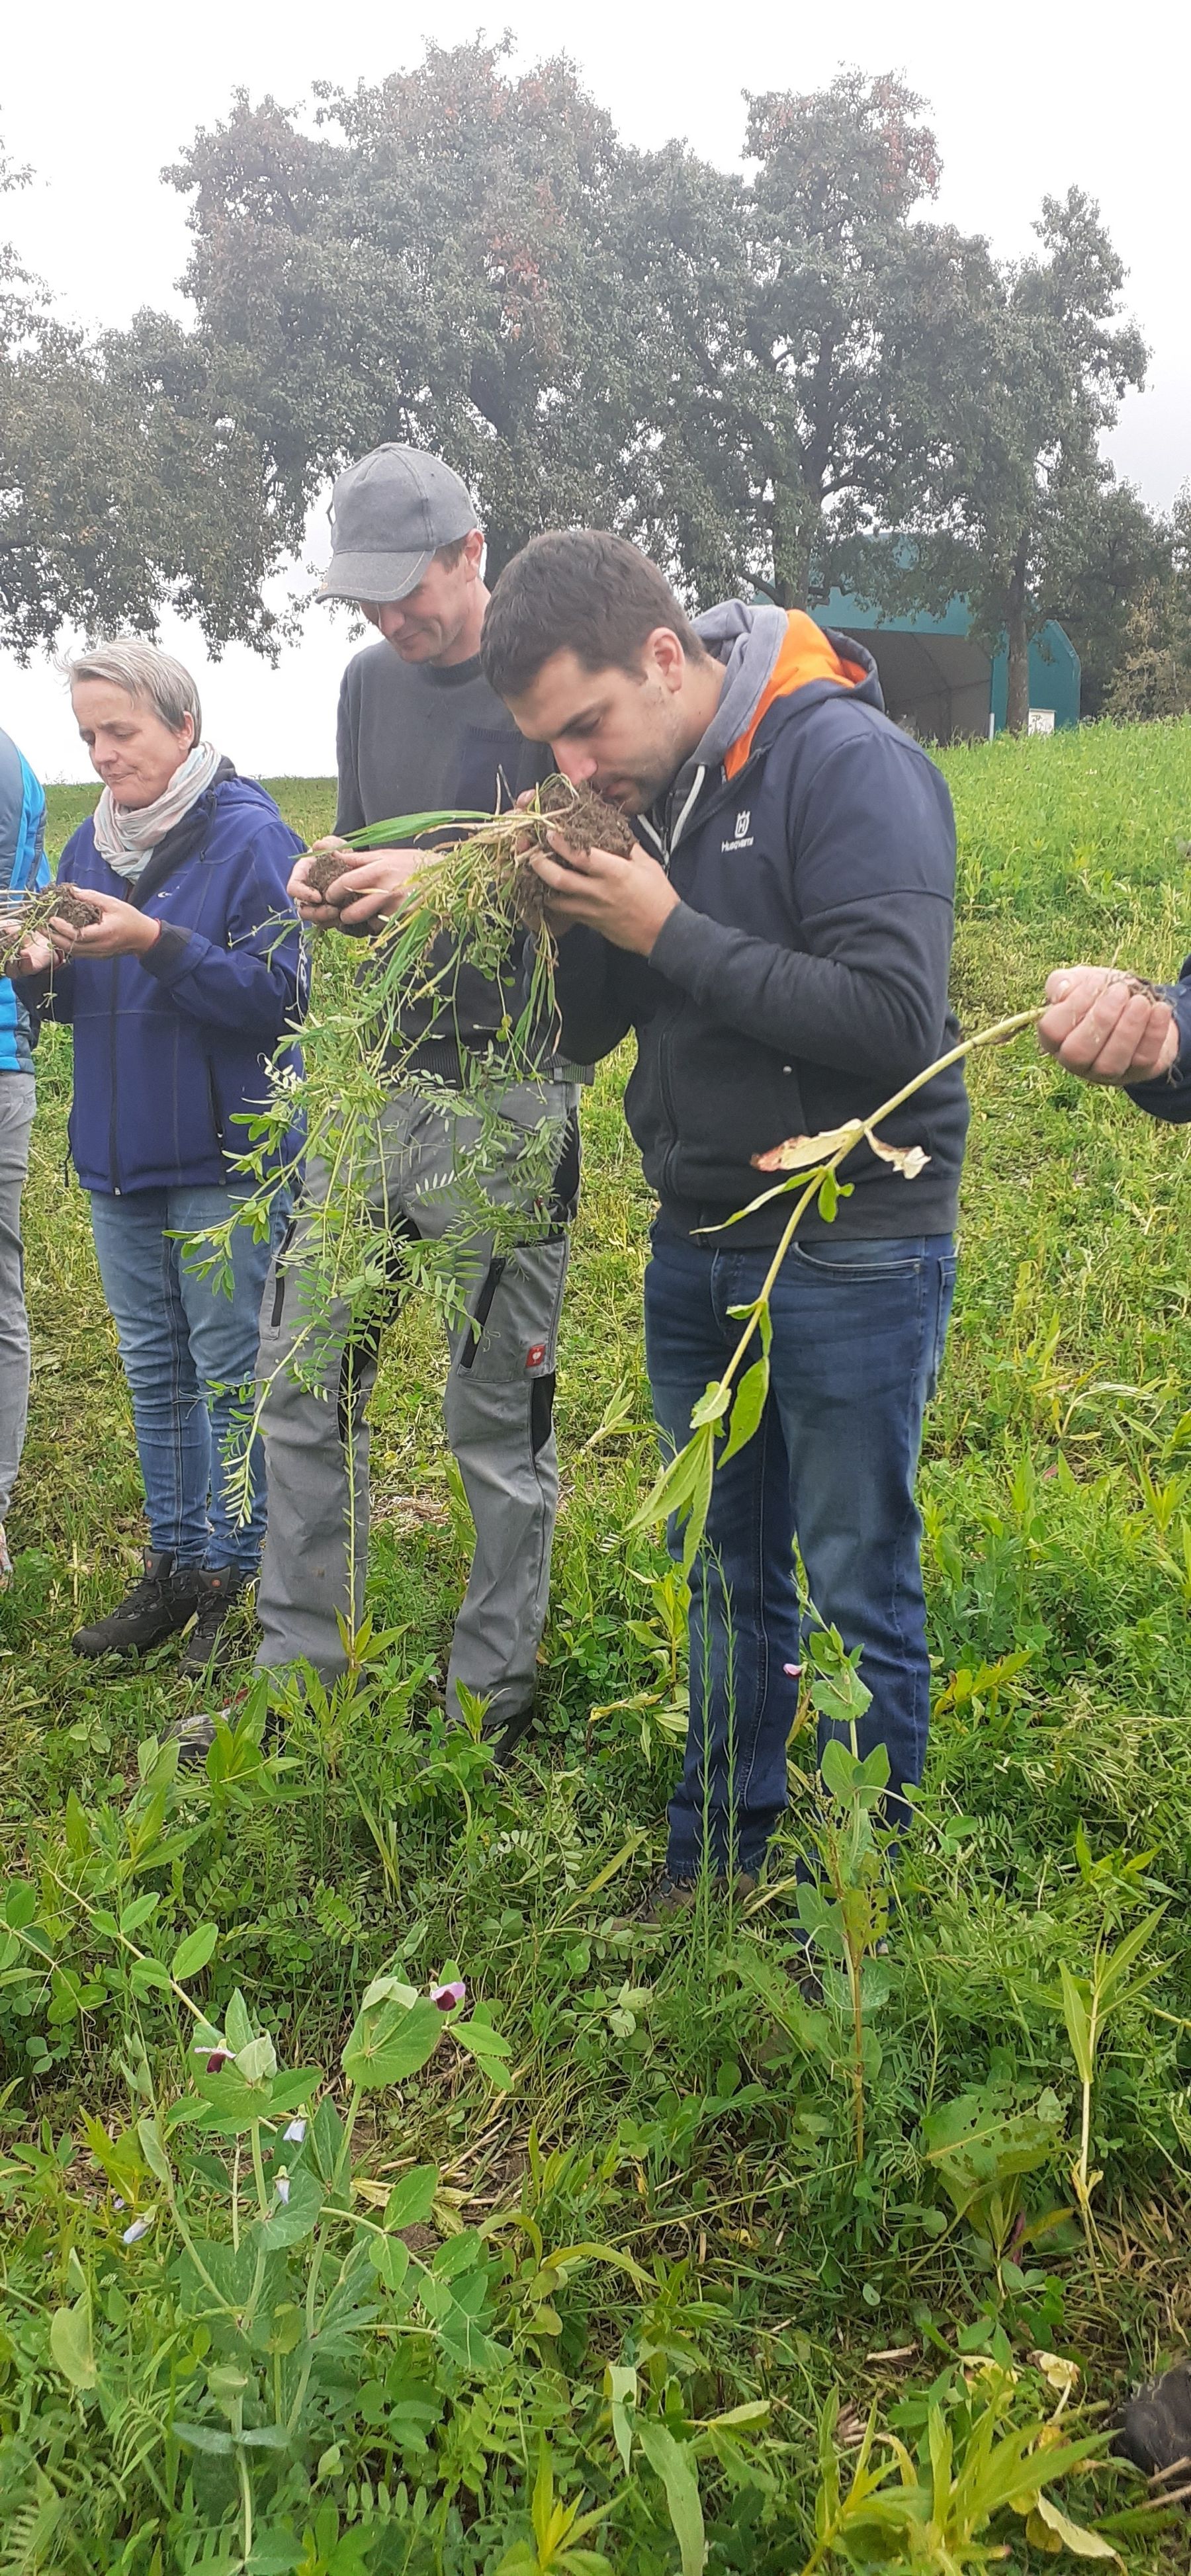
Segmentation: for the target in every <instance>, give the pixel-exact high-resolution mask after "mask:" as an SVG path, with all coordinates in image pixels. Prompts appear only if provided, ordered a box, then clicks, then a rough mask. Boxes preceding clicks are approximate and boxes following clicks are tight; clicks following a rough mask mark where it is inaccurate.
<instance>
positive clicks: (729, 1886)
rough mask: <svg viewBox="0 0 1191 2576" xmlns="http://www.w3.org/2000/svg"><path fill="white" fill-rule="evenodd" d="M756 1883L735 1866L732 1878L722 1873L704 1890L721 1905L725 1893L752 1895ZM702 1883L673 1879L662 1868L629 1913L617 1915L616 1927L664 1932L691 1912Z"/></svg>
mask: <svg viewBox="0 0 1191 2576" xmlns="http://www.w3.org/2000/svg"><path fill="white" fill-rule="evenodd" d="M756 1884H757V1881H756V1878H755V1877H754V1876H753V1875H752V1874H751V1873H750V1871H748V1870H746V1869H738V1870H737V1872H736V1875H735V1877H734V1878H732V1879H728V1878H726V1877H724V1876H723V1875H722V1874H721V1875H720V1876H718V1877H716V1878H712V1879H709V1880H708V1881H707V1882H706V1885H707V1893H708V1895H709V1896H710V1897H712V1898H714V1900H715V1902H716V1904H717V1905H722V1903H723V1901H724V1899H725V1897H727V1896H732V1897H736V1898H741V1897H745V1896H751V1895H752V1894H753V1891H754V1889H755V1887H756ZM702 1885H703V1881H702V1880H700V1879H697V1878H672V1877H671V1875H670V1872H669V1870H665V1869H664V1870H661V1871H660V1872H659V1874H658V1876H657V1877H656V1878H653V1879H651V1880H650V1882H649V1885H648V1887H647V1888H646V1889H645V1891H644V1894H643V1895H642V1897H641V1898H640V1901H639V1902H638V1904H637V1905H636V1906H635V1907H634V1909H633V1911H632V1913H631V1914H622V1915H620V1916H618V1918H617V1921H616V1925H615V1929H616V1930H617V1931H618V1932H627V1931H628V1930H629V1929H630V1927H631V1926H633V1925H637V1926H639V1928H640V1930H641V1931H642V1932H662V1931H664V1930H665V1929H666V1927H667V1925H668V1924H671V1923H676V1922H677V1921H678V1920H679V1919H680V1917H681V1916H682V1915H684V1914H691V1913H693V1911H694V1908H695V1906H696V1904H697V1902H698V1899H699V1894H700V1889H701V1887H702Z"/></svg>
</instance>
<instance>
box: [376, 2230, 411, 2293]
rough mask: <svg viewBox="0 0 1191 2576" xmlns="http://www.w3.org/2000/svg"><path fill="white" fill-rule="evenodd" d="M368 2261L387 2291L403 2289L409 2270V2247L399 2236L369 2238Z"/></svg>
mask: <svg viewBox="0 0 1191 2576" xmlns="http://www.w3.org/2000/svg"><path fill="white" fill-rule="evenodd" d="M368 2260H369V2262H370V2263H371V2265H372V2269H373V2271H374V2272H376V2273H377V2274H378V2275H379V2277H380V2279H381V2280H382V2281H383V2282H384V2284H385V2288H386V2289H387V2290H393V2291H394V2292H396V2291H397V2290H400V2289H401V2288H402V2287H403V2284H404V2281H405V2276H406V2273H407V2272H408V2270H409V2247H408V2245H407V2244H406V2242H405V2239H404V2237H401V2236H369V2238H368Z"/></svg>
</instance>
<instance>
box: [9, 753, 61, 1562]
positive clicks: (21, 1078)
mask: <svg viewBox="0 0 1191 2576" xmlns="http://www.w3.org/2000/svg"><path fill="white" fill-rule="evenodd" d="M44 830H45V798H44V796H43V795H42V792H41V788H40V786H39V784H38V781H37V780H36V778H35V777H34V775H33V772H32V770H31V769H30V767H29V763H28V761H27V760H26V759H25V758H24V756H23V754H22V753H21V752H19V751H18V750H17V747H16V744H15V742H11V741H10V740H9V737H8V735H7V734H6V733H0V902H2V905H3V909H4V911H5V912H7V911H8V910H9V909H10V908H11V907H15V906H16V905H17V904H19V903H20V902H21V900H22V899H23V897H24V896H25V895H27V894H29V893H31V892H32V891H33V890H34V889H35V888H36V887H38V886H44V885H48V884H49V881H50V872H49V869H48V867H47V865H46V862H45V857H44V855H43V852H42V836H43V833H44ZM34 1100H35V1090H34V1082H33V1046H32V1032H31V1030H30V1026H29V1014H28V1012H27V1010H26V1009H25V1008H24V1006H23V1004H22V1003H21V1002H19V1001H18V999H17V996H16V993H15V991H14V989H13V986H12V984H11V983H10V981H9V979H8V977H7V975H0V1592H3V1591H5V1590H6V1589H7V1587H8V1585H9V1584H10V1583H11V1581H12V1560H11V1558H10V1556H9V1553H8V1542H7V1539H6V1538H5V1535H4V1523H5V1520H6V1519H7V1516H8V1506H9V1504H10V1502H11V1500H12V1489H13V1486H14V1484H15V1482H16V1473H17V1469H18V1467H19V1466H20V1463H21V1449H22V1447H23V1445H24V1439H25V1421H26V1417H27V1415H28V1411H29V1319H28V1316H27V1315H26V1313H25V1280H24V1268H23V1264H22V1259H21V1192H22V1190H23V1188H24V1185H25V1180H26V1177H27V1175H28V1170H29V1136H30V1131H31V1129H32V1126H33V1108H34Z"/></svg>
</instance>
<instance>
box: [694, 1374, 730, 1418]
mask: <svg viewBox="0 0 1191 2576" xmlns="http://www.w3.org/2000/svg"><path fill="white" fill-rule="evenodd" d="M731 1401H732V1389H731V1387H730V1386H725V1384H724V1381H723V1379H722V1377H717V1378H713V1379H712V1381H711V1383H710V1385H709V1386H707V1387H705V1388H704V1390H703V1393H702V1395H701V1396H700V1398H699V1401H698V1403H697V1404H695V1405H692V1407H691V1429H692V1431H702V1430H704V1429H705V1428H706V1425H707V1424H708V1423H709V1422H722V1421H723V1418H724V1415H725V1414H726V1412H727V1410H728V1406H729V1405H730V1403H731Z"/></svg>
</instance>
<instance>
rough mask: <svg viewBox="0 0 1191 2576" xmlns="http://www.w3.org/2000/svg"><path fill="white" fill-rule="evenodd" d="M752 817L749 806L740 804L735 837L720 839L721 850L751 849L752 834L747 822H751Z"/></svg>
mask: <svg viewBox="0 0 1191 2576" xmlns="http://www.w3.org/2000/svg"><path fill="white" fill-rule="evenodd" d="M752 819H753V818H752V814H751V812H750V810H749V807H748V806H747V805H742V806H741V809H740V812H739V814H738V815H737V817H736V837H735V839H734V840H731V841H721V842H720V848H721V850H751V848H752V846H753V836H752V833H751V832H750V830H749V824H750V823H751V822H752Z"/></svg>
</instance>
